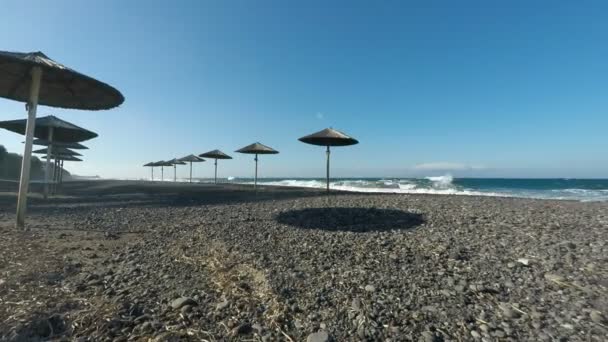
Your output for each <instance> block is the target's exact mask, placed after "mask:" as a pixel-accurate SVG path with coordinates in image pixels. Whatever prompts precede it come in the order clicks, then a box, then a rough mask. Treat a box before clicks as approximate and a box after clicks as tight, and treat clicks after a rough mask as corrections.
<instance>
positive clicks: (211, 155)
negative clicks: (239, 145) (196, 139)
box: [198, 150, 232, 184]
mask: <svg viewBox="0 0 608 342" xmlns="http://www.w3.org/2000/svg"><path fill="white" fill-rule="evenodd" d="M198 156H199V157H205V158H213V159H215V163H213V164H214V165H215V184H217V160H218V159H232V157H231V156H229V155H227V154H226V153H224V152H222V151H220V150H213V151H209V152H205V153H202V154H199V155H198Z"/></svg>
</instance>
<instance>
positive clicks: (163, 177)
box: [160, 166, 165, 182]
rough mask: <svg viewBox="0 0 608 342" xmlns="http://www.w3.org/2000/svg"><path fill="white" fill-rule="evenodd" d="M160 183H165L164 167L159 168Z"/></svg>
mask: <svg viewBox="0 0 608 342" xmlns="http://www.w3.org/2000/svg"><path fill="white" fill-rule="evenodd" d="M160 181H161V182H164V181H165V167H164V166H161V167H160Z"/></svg>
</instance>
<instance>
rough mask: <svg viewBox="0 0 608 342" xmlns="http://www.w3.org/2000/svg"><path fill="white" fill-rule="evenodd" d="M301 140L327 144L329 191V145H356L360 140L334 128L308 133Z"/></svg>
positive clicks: (322, 144) (320, 144)
mask: <svg viewBox="0 0 608 342" xmlns="http://www.w3.org/2000/svg"><path fill="white" fill-rule="evenodd" d="M298 140H300V141H301V142H305V143H307V144H312V145H318V146H327V152H326V153H327V192H329V154H330V151H329V147H330V146H348V145H355V144H358V143H359V142H358V141H357V140H356V139H354V138H351V137H349V136H348V135H346V134H344V133H342V132H340V131H337V130H335V129H333V128H326V129H324V130H322V131H319V132H317V133H313V134H311V135H307V136H305V137H302V138H300V139H298Z"/></svg>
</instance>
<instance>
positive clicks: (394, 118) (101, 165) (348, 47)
mask: <svg viewBox="0 0 608 342" xmlns="http://www.w3.org/2000/svg"><path fill="white" fill-rule="evenodd" d="M606 13H608V2H606V1H576V2H572V1H568V2H566V1H447V0H446V1H411V2H410V1H366V2H359V1H340V2H336V1H299V2H297V3H296V2H295V1H162V2H159V1H96V2H93V1H76V0H75V1H45V0H40V1H26V2H24V1H22V0H4V1H3V2H2V13H1V14H0V17H1V18H2V20H0V42H2V46H1V47H0V48H1V49H2V50H11V51H36V50H41V51H43V52H44V53H46V54H47V55H48V56H49V57H51V58H53V59H55V60H57V61H59V62H61V63H64V64H66V65H68V66H70V67H72V68H74V69H76V70H78V71H81V72H83V73H86V74H89V75H91V76H93V77H96V78H98V79H100V80H102V81H105V82H107V83H110V84H112V85H114V86H115V87H117V88H118V89H120V90H121V91H122V93H123V94H124V95H125V97H126V101H125V103H124V104H123V105H122V106H121V107H120V108H119V109H115V110H110V111H102V112H84V111H73V110H61V109H54V108H50V107H40V108H39V111H38V114H39V116H42V115H47V114H55V115H58V116H60V117H62V118H65V119H67V120H69V121H72V122H74V123H76V124H79V125H81V126H84V127H86V128H89V129H91V130H94V131H96V132H98V133H99V135H100V137H99V138H97V139H95V140H92V141H90V142H87V143H86V144H87V145H88V146H90V148H91V149H90V150H88V151H86V153H85V160H86V162H84V163H72V164H73V165H70V168H69V169H71V170H72V171H73V172H75V173H77V174H84V175H94V174H98V175H101V176H106V177H145V176H147V175H149V169H147V168H143V167H141V165H142V164H144V163H146V162H149V161H153V160H159V159H170V158H173V157H181V156H184V155H187V154H190V153H196V154H198V153H202V152H206V151H208V150H211V149H215V148H219V149H222V150H224V151H225V152H227V153H230V154H232V155H233V156H234V157H235V159H234V160H232V161H225V162H222V163H221V169H220V171H221V174H222V175H224V176H251V175H252V173H253V161H252V157H251V156H248V155H239V154H236V153H231V152H233V151H234V150H236V149H237V148H240V147H242V146H244V145H247V144H249V143H252V142H255V141H260V142H262V143H264V144H267V145H269V146H272V147H274V148H276V149H278V150H279V151H281V154H279V155H276V156H263V157H261V165H260V172H261V175H262V176H294V177H295V176H323V172H324V158H325V156H324V152H323V149H322V148H319V147H314V146H310V145H305V144H302V143H300V142H298V141H297V138H299V137H301V136H303V135H306V134H309V133H312V132H315V131H317V130H320V129H322V128H325V127H328V126H333V127H334V128H337V129H340V130H343V131H344V132H346V133H348V134H351V135H353V136H354V137H356V138H358V139H359V140H360V142H361V143H360V144H359V145H356V146H353V147H345V148H336V149H335V150H334V151H335V152H334V153H333V155H332V161H333V170H334V174H335V175H336V176H397V177H399V176H411V175H418V176H424V175H429V174H437V173H444V172H447V171H450V172H452V173H453V174H455V175H467V176H493V175H498V176H514V177H524V176H534V177H543V176H547V177H555V176H559V177H606V176H608V153H607V150H608V134H606V131H607V128H608V44H607V41H608V20H606ZM25 115H26V114H25V111H24V106H23V104H21V103H17V102H12V101H9V100H5V99H0V119H2V120H6V119H15V118H23V117H25ZM21 141H22V138H21V137H20V136H18V135H16V134H13V133H10V132H7V131H3V130H0V144H4V145H6V147H7V148H8V149H9V151H13V152H15V151H18V152H20V153H22V148H23V145H22V144H21ZM203 164H206V165H203ZM203 164H199V165H196V169H195V174H196V175H197V176H211V175H212V172H213V171H212V170H213V167H212V162H207V163H203ZM185 174H186V168H185V167H183V168H181V169H180V175H185Z"/></svg>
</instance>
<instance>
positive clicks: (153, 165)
mask: <svg viewBox="0 0 608 342" xmlns="http://www.w3.org/2000/svg"><path fill="white" fill-rule="evenodd" d="M144 166H146V167H149V168H150V171H152V175H151V177H150V180H151V181H153V180H154V167H155V166H156V163H154V162H149V163H147V164H144Z"/></svg>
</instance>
